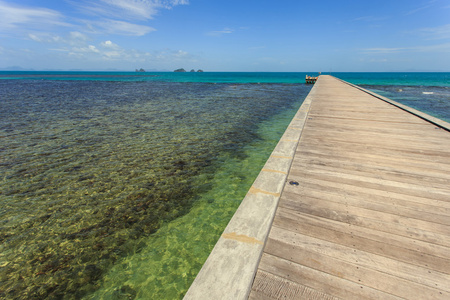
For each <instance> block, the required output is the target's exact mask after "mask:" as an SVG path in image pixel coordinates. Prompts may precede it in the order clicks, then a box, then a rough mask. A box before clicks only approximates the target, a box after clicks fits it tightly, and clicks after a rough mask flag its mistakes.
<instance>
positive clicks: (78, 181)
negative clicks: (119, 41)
mask: <svg viewBox="0 0 450 300" xmlns="http://www.w3.org/2000/svg"><path fill="white" fill-rule="evenodd" d="M0 85H2V86H1V88H0V96H1V99H2V106H1V108H0V117H1V118H0V139H1V141H2V146H1V149H0V155H1V162H0V171H1V180H0V196H1V202H2V206H1V209H0V239H1V241H2V244H1V256H0V270H1V273H0V276H1V278H0V279H1V281H0V294H1V295H2V297H6V298H10V299H29V298H36V299H60V298H64V299H79V298H81V297H83V296H85V297H89V295H91V294H92V293H93V292H95V291H96V290H97V289H98V288H99V287H100V286H101V285H104V286H105V288H102V289H101V290H99V291H98V293H97V294H96V295H103V294H105V295H106V296H105V299H107V298H108V297H119V298H120V297H122V296H123V295H122V294H123V293H125V294H126V295H128V296H126V299H129V297H130V296H131V297H132V298H133V297H134V295H136V297H144V298H143V299H145V298H147V299H148V297H150V298H153V299H158V298H161V297H162V296H161V295H166V294H167V295H181V294H182V293H184V292H185V290H186V289H187V287H188V286H189V283H190V282H191V281H192V280H193V278H194V276H195V273H196V272H198V270H199V268H200V266H201V264H202V261H203V260H204V259H205V258H206V256H207V255H208V254H209V251H210V249H211V247H212V245H213V244H214V243H215V239H216V238H217V236H218V235H219V234H220V232H221V231H222V230H223V229H224V227H225V225H226V223H227V222H228V220H229V218H230V217H231V215H232V214H233V212H234V210H235V209H236V207H237V205H238V204H239V202H240V201H241V200H242V198H243V196H244V195H245V192H246V191H247V189H248V187H249V184H251V181H252V180H253V179H254V177H255V176H256V174H253V175H250V177H248V176H249V174H251V173H252V172H251V171H250V170H252V169H253V170H254V172H255V173H257V171H258V170H259V169H260V168H261V166H262V164H258V163H257V162H255V159H256V158H258V157H260V159H259V160H257V161H262V163H263V161H264V160H265V159H266V158H267V155H268V153H270V151H271V150H268V151H265V150H264V149H271V148H273V146H274V145H273V143H274V142H275V144H276V141H277V140H278V138H279V137H280V136H281V133H282V131H283V130H281V129H276V127H273V128H270V129H268V131H269V132H271V131H272V130H275V132H276V134H275V135H273V136H271V137H270V138H269V140H267V136H266V135H265V131H262V132H261V131H258V130H260V128H261V127H260V126H262V124H264V122H267V120H270V119H271V118H274V117H275V116H277V115H278V114H280V113H283V112H286V111H290V112H295V111H296V109H297V108H298V107H299V101H300V100H302V99H303V98H304V97H305V96H306V94H307V92H308V90H309V87H305V86H304V85H279V84H266V85H258V84H246V85H228V84H204V83H191V84H183V83H161V82H157V83H155V82H119V83H117V82H75V81H51V80H50V81H44V82H41V81H34V80H32V81H14V84H11V81H9V82H4V81H3V82H0ZM287 123H288V121H287ZM287 123H286V124H285V125H287ZM280 131H281V132H280ZM267 143H269V144H267ZM271 143H272V144H271ZM250 145H255V146H254V147H253V148H252V149H251V150H250V149H249V148H248V147H250ZM252 151H253V152H252ZM261 155H262V156H261ZM246 164H248V166H246ZM250 166H252V167H250ZM219 183H220V184H222V183H226V184H225V185H222V186H220V185H219ZM230 187H231V191H232V193H231V194H230V192H229V190H230ZM225 193H226V194H225ZM233 193H236V194H235V195H234V194H233ZM197 210H198V211H200V212H201V213H202V214H200V215H197V216H195V217H191V219H194V220H195V222H190V223H183V224H178V223H177V222H181V221H182V220H185V219H186V218H188V217H187V214H188V213H189V214H190V212H191V213H194V212H195V211H197ZM208 210H209V211H210V212H209V213H206V212H207V211H208ZM183 216H185V217H183ZM180 217H183V218H182V219H178V218H180ZM174 220H175V221H174ZM173 221H174V222H175V223H170V222H173ZM164 224H171V225H167V226H168V227H167V228H168V229H169V228H175V229H172V231H170V232H171V233H170V234H168V233H167V234H166V233H164V230H168V229H160V230H159V231H158V229H159V228H160V227H161V226H163V225H164ZM208 226H209V227H208ZM207 227H208V228H207ZM205 228H206V229H205ZM186 230H188V231H186ZM190 231H192V232H198V233H201V234H202V235H201V236H195V237H192V238H188V237H189V236H190V235H191V234H192V233H191V232H190ZM173 233H175V234H173ZM161 236H162V239H158V237H161ZM179 237H183V239H180V238H179ZM167 241H170V247H167V246H166V245H165V243H167ZM191 249H195V251H192V250H191ZM152 253H153V254H155V255H156V256H154V257H155V258H154V259H152V261H153V264H152V265H149V266H145V265H142V264H141V263H139V264H138V263H136V262H135V261H136V258H139V257H150V255H151V254H152ZM176 253H190V254H189V255H192V256H191V257H190V256H187V257H184V258H182V256H181V254H180V255H178V254H176ZM160 257H164V258H165V259H160ZM167 257H169V259H167ZM149 260H150V258H149ZM124 263H125V264H127V265H129V264H131V265H133V267H134V269H131V270H128V271H127V270H121V268H122V266H123V264H124ZM117 268H119V269H118V270H119V271H117V273H116V274H117V275H109V274H110V273H109V272H113V273H112V274H114V272H115V271H114V270H117ZM149 273H151V274H154V275H153V276H152V277H148V276H145V275H144V276H142V277H136V276H138V275H139V274H149ZM129 274H130V276H131V277H132V279H129V278H128V277H127V276H128V275H129ZM155 274H156V275H155ZM108 278H114V280H119V281H120V282H116V281H113V282H112V283H111V282H110V281H109V280H108ZM142 278H145V282H146V284H142V281H143V280H144V279H142ZM124 279H125V281H126V282H127V283H126V284H125V283H123V282H124V281H123V280H124ZM148 282H150V283H148ZM172 285H173V286H172ZM114 291H116V292H114ZM117 291H118V292H117ZM121 295H122V296H121ZM141 295H143V296H141ZM150 295H157V296H150ZM92 297H94V296H92ZM170 298H172V297H171V296H170V297H169V299H170Z"/></svg>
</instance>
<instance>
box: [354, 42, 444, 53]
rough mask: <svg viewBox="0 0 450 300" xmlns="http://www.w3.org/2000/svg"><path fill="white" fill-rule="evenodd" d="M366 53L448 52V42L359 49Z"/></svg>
mask: <svg viewBox="0 0 450 300" xmlns="http://www.w3.org/2000/svg"><path fill="white" fill-rule="evenodd" d="M360 50H361V51H363V52H366V53H368V54H392V53H403V52H430V53H440V52H444V53H446V52H450V43H444V44H436V45H425V46H413V47H406V48H366V49H360Z"/></svg>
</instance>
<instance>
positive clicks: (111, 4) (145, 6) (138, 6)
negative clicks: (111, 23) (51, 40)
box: [71, 0, 189, 20]
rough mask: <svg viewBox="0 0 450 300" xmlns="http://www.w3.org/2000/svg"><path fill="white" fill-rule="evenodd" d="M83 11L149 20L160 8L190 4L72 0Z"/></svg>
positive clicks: (179, 1) (151, 0)
mask: <svg viewBox="0 0 450 300" xmlns="http://www.w3.org/2000/svg"><path fill="white" fill-rule="evenodd" d="M71 3H72V4H73V5H75V6H77V7H78V8H79V9H80V10H81V11H82V12H84V13H88V14H91V15H92V14H93V15H97V16H103V17H107V18H120V19H127V20H149V19H152V18H153V16H154V15H156V14H157V13H158V11H159V10H160V9H172V8H173V7H175V6H178V5H186V4H189V1H187V0H99V1H86V0H84V1H82V2H80V1H71Z"/></svg>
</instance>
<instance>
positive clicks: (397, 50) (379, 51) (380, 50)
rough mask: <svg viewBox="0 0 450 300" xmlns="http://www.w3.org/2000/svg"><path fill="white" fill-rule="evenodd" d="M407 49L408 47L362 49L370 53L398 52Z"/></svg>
mask: <svg viewBox="0 0 450 300" xmlns="http://www.w3.org/2000/svg"><path fill="white" fill-rule="evenodd" d="M405 49H407V48H366V49H362V50H363V51H364V52H369V53H397V52H399V51H402V50H405Z"/></svg>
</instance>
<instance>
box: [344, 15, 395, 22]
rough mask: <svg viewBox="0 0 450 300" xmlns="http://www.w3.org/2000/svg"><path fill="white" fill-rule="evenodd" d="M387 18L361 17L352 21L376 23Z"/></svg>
mask: <svg viewBox="0 0 450 300" xmlns="http://www.w3.org/2000/svg"><path fill="white" fill-rule="evenodd" d="M387 18H388V17H386V16H384V17H374V16H363V17H359V18H356V19H354V20H353V21H364V22H378V21H384V20H386V19H387Z"/></svg>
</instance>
